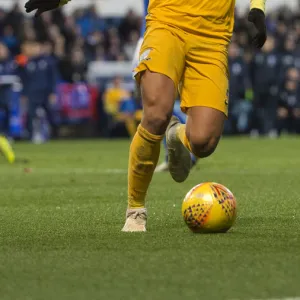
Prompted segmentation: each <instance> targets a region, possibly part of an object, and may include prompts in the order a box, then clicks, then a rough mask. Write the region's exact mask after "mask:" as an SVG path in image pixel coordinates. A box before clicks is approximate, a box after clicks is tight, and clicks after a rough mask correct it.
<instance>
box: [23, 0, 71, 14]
mask: <svg viewBox="0 0 300 300" xmlns="http://www.w3.org/2000/svg"><path fill="white" fill-rule="evenodd" d="M67 2H68V1H65V0H28V1H27V2H26V4H25V8H26V12H27V13H30V12H32V11H34V10H37V12H36V14H35V16H36V17H37V16H39V15H41V14H42V13H43V12H45V11H48V10H53V9H56V8H58V7H60V6H62V5H64V4H66V3H67Z"/></svg>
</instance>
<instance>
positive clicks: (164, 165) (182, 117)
mask: <svg viewBox="0 0 300 300" xmlns="http://www.w3.org/2000/svg"><path fill="white" fill-rule="evenodd" d="M173 116H174V117H176V118H178V119H179V121H180V123H181V124H186V114H185V113H184V112H182V110H181V108H180V101H179V100H178V101H176V102H175V105H174V110H173ZM173 119H175V118H173ZM175 120H176V119H175ZM176 121H177V120H176ZM164 148H165V151H166V155H165V160H164V161H163V162H162V163H161V164H160V165H158V166H157V167H156V169H155V172H157V173H159V172H166V171H168V170H169V166H168V154H167V153H168V146H167V141H166V138H164ZM184 150H185V151H186V149H184ZM190 156H191V161H192V166H194V165H195V164H196V163H197V160H198V158H197V157H196V156H195V155H194V154H192V153H190Z"/></svg>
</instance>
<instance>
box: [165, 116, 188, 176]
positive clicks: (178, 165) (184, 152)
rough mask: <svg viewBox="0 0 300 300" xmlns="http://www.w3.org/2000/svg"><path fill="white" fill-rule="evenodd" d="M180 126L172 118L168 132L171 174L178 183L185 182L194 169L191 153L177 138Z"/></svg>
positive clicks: (173, 117) (176, 120)
mask: <svg viewBox="0 0 300 300" xmlns="http://www.w3.org/2000/svg"><path fill="white" fill-rule="evenodd" d="M180 125H181V123H180V121H179V119H178V118H177V117H175V116H172V118H171V121H170V124H169V126H168V128H167V132H166V137H167V147H168V165H169V172H170V174H171V176H172V178H173V179H174V180H175V181H176V182H183V181H185V180H186V179H187V177H188V176H189V173H190V170H191V168H192V159H191V154H190V151H189V150H188V149H187V148H186V147H185V146H184V145H183V144H182V142H181V141H180V139H179V138H178V136H177V130H178V126H180Z"/></svg>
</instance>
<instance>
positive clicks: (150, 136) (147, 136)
mask: <svg viewBox="0 0 300 300" xmlns="http://www.w3.org/2000/svg"><path fill="white" fill-rule="evenodd" d="M137 132H138V134H139V135H140V136H141V137H142V138H144V139H145V140H147V141H148V142H152V143H153V142H154V143H157V142H160V141H162V139H163V138H164V135H155V134H152V133H150V132H149V131H148V130H146V129H145V128H144V127H143V126H142V125H139V126H138V128H137Z"/></svg>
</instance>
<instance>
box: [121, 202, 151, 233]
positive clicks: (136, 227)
mask: <svg viewBox="0 0 300 300" xmlns="http://www.w3.org/2000/svg"><path fill="white" fill-rule="evenodd" d="M146 223H147V209H146V208H132V209H130V208H128V209H127V211H126V222H125V225H124V227H123V229H122V231H123V232H145V231H146Z"/></svg>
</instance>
